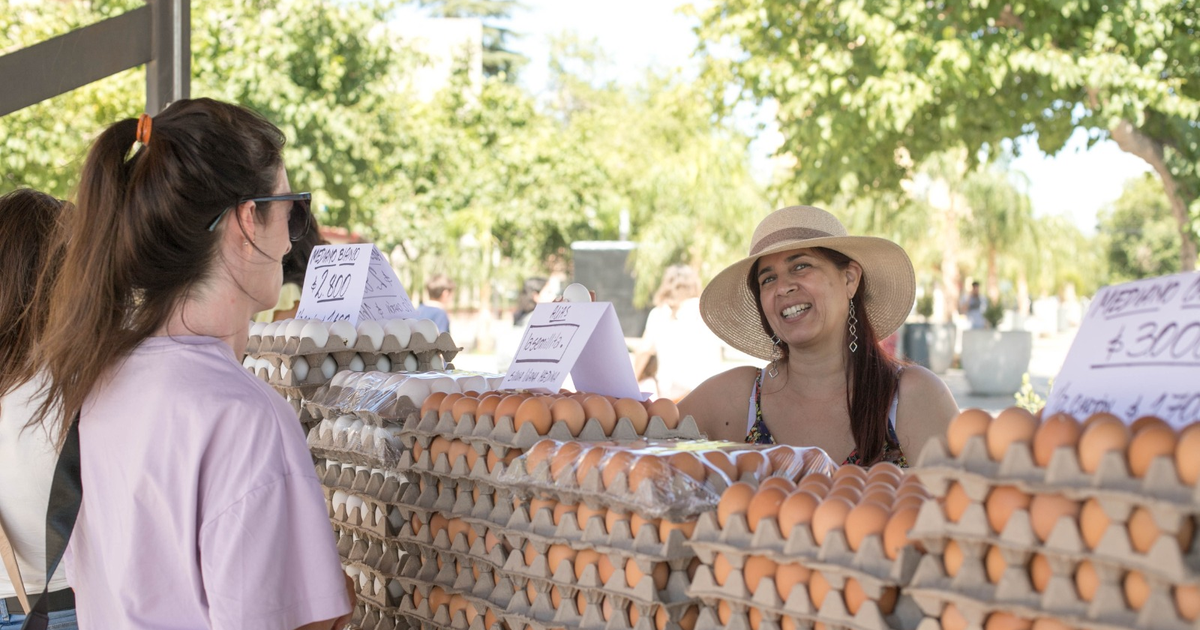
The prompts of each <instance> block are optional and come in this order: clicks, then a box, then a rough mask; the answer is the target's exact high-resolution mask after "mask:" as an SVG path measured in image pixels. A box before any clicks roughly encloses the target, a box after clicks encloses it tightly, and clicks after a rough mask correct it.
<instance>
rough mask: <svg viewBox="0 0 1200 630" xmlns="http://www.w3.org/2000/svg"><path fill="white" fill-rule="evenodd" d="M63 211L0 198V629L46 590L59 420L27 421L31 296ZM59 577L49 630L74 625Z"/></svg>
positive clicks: (51, 259)
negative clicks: (3, 541)
mask: <svg viewBox="0 0 1200 630" xmlns="http://www.w3.org/2000/svg"><path fill="white" fill-rule="evenodd" d="M63 210H64V204H63V202H61V201H58V200H57V199H55V198H53V197H51V196H49V195H46V194H43V193H40V192H37V191H34V190H29V189H21V190H16V191H13V192H11V193H9V194H7V195H4V196H3V197H0V269H3V270H4V273H5V276H6V277H5V281H4V282H3V283H0V480H2V481H0V534H2V535H3V536H4V537H5V538H7V539H8V543H9V545H11V547H12V549H13V551H14V554H13V557H12V558H5V562H4V563H3V564H4V567H3V568H0V630H15V629H16V628H20V627H21V625H22V623H24V621H25V616H26V614H27V613H28V612H29V610H28V607H31V606H32V605H33V602H35V601H36V597H37V596H38V595H39V594H40V593H41V592H42V590H43V589H44V588H45V586H46V506H47V505H48V503H49V501H50V483H51V480H52V479H53V477H54V466H55V463H56V462H57V461H58V452H57V450H56V449H55V437H57V435H58V431H59V426H58V424H59V420H58V419H57V418H55V419H53V420H52V421H51V422H47V423H46V425H45V426H41V425H36V424H35V425H31V424H30V421H31V420H33V419H34V417H35V415H36V409H37V408H38V407H39V406H40V405H41V402H42V400H43V398H42V396H41V395H40V391H39V390H41V389H42V388H43V387H44V385H45V378H44V375H43V374H42V371H41V365H40V362H39V360H38V354H39V353H38V338H39V336H40V335H41V332H42V329H43V328H44V327H45V324H46V316H47V304H46V296H45V292H41V291H38V290H37V289H38V283H39V276H40V277H41V281H42V282H49V281H51V280H52V279H53V277H54V273H55V271H56V270H57V269H58V263H59V256H57V255H56V253H57V252H55V251H53V250H54V249H55V246H54V239H55V237H56V236H57V230H58V225H59V217H60V215H61V214H62V212H63ZM0 547H2V545H0ZM65 573H66V571H65V569H64V567H63V566H62V565H61V564H60V565H59V567H58V569H57V570H55V572H54V575H53V576H52V577H51V578H50V588H49V608H48V610H49V613H50V614H49V618H50V626H49V627H50V628H52V629H54V630H71V629H74V628H76V627H77V624H76V621H75V595H74V593H73V592H72V591H71V589H70V588H68V587H67V578H66V575H65ZM26 594H28V595H29V598H28V599H26ZM22 600H24V601H22Z"/></svg>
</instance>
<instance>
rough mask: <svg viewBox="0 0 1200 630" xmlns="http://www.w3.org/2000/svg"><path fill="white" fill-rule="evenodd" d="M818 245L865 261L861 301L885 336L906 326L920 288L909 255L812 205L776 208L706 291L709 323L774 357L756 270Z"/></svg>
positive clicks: (703, 301) (730, 339)
mask: <svg viewBox="0 0 1200 630" xmlns="http://www.w3.org/2000/svg"><path fill="white" fill-rule="evenodd" d="M812 247H825V248H828V249H832V250H834V251H838V252H841V253H842V254H845V255H846V256H849V257H850V258H851V259H853V260H855V261H857V262H858V264H859V265H861V266H862V268H863V278H864V279H865V282H866V292H865V293H864V294H863V295H862V296H861V298H860V303H861V304H862V305H863V306H864V307H865V308H866V311H867V316H868V317H869V318H870V321H871V326H872V327H874V329H875V333H876V335H877V336H878V337H879V338H880V339H883V338H885V337H887V336H888V335H890V334H892V333H893V332H895V331H896V329H897V328H900V325H901V324H903V323H904V320H905V319H907V318H908V314H909V312H910V311H911V310H912V305H913V301H914V299H915V298H916V293H917V280H916V274H915V273H913V266H912V261H911V260H909V258H908V254H906V253H905V252H904V249H903V248H902V247H900V246H899V245H897V244H895V243H893V242H891V241H889V240H887V239H884V238H877V237H874V236H850V235H848V234H846V228H845V226H843V225H842V222H841V221H838V220H837V217H835V216H833V215H832V214H830V213H828V212H826V211H824V210H822V209H820V208H813V207H811V206H792V207H789V208H783V209H781V210H776V211H774V212H772V213H771V214H769V215H767V217H766V218H764V219H763V220H762V222H761V223H759V224H758V227H757V228H756V229H755V230H754V238H753V239H751V242H750V254H749V255H748V256H746V257H745V258H743V259H741V260H739V261H738V262H736V263H733V264H732V265H730V266H728V267H726V268H725V269H724V270H723V271H721V273H719V274H717V277H715V278H713V280H712V282H710V283H708V286H707V287H706V288H705V289H704V293H703V294H702V295H701V296H700V313H701V315H702V316H703V317H704V322H705V323H706V324H708V327H709V328H710V329H712V331H713V333H715V334H716V335H717V336H718V337H720V338H721V339H723V340H725V342H726V343H728V344H729V345H731V346H733V347H734V348H737V349H738V350H741V351H742V352H745V353H747V354H750V355H752V356H755V357H758V358H760V359H766V360H768V361H769V360H771V359H772V358H774V357H773V356H772V353H771V351H772V349H773V348H774V346H773V345H772V344H771V338H770V337H768V336H767V333H766V331H764V330H763V326H762V320H761V318H760V317H759V314H758V303H757V298H756V297H755V296H754V294H753V293H752V292H751V291H750V286H749V284H748V282H747V278H748V277H749V275H750V269H751V268H752V267H753V266H754V263H755V261H757V260H758V259H759V258H761V257H763V256H767V255H770V254H775V253H778V252H784V251H788V250H793V249H807V248H812Z"/></svg>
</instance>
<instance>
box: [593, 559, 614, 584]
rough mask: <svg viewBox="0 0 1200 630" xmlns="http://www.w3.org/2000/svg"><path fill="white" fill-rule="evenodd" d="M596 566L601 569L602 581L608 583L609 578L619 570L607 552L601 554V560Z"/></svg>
mask: <svg viewBox="0 0 1200 630" xmlns="http://www.w3.org/2000/svg"><path fill="white" fill-rule="evenodd" d="M596 568H597V569H599V570H600V581H601V582H603V583H605V584H608V579H609V578H611V577H612V574H613V573H616V572H617V568H616V566H614V565H613V561H612V558H611V557H610V556H609V555H608V554H606V553H602V554H600V560H599V562H597V563H596Z"/></svg>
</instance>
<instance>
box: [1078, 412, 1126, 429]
mask: <svg viewBox="0 0 1200 630" xmlns="http://www.w3.org/2000/svg"><path fill="white" fill-rule="evenodd" d="M1109 420H1116V421H1117V422H1121V419H1120V418H1118V417H1116V416H1114V415H1113V414H1111V413H1108V412H1107V411H1098V412H1096V413H1094V414H1092V415H1090V416H1088V417H1087V420H1084V421H1083V430H1084V431H1087V428H1088V427H1090V426H1092V424H1094V423H1096V422H1107V421H1109ZM1121 424H1125V423H1124V422H1121Z"/></svg>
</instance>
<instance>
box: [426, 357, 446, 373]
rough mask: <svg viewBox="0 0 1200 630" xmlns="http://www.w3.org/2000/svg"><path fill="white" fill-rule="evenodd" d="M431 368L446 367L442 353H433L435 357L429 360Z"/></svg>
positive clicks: (441, 368)
mask: <svg viewBox="0 0 1200 630" xmlns="http://www.w3.org/2000/svg"><path fill="white" fill-rule="evenodd" d="M429 369H431V370H438V371H441V370H444V369H446V362H445V361H444V360H442V355H440V354H435V355H433V358H432V359H430V360H429Z"/></svg>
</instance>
